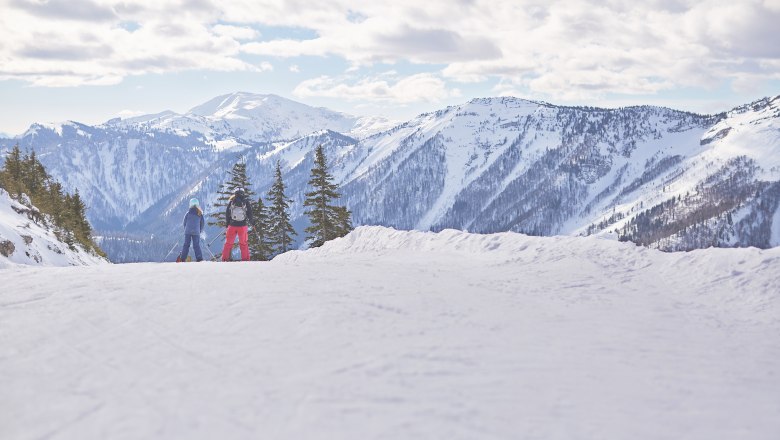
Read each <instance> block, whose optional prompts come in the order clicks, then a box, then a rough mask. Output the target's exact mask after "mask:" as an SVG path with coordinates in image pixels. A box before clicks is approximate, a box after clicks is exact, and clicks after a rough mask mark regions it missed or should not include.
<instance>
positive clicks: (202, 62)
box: [0, 0, 780, 134]
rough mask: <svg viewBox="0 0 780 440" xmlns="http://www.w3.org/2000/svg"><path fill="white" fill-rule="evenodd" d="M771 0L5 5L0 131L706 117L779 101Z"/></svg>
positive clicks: (7, 1)
mask: <svg viewBox="0 0 780 440" xmlns="http://www.w3.org/2000/svg"><path fill="white" fill-rule="evenodd" d="M777 23H780V0H727V1H723V0H692V1H687V0H681V1H672V0H644V1H641V2H636V1H634V0H593V1H591V0H560V1H555V0H486V1H483V0H441V1H440V0H425V1H420V0H394V1H391V2H388V1H376V2H373V1H368V0H365V1H346V0H317V1H304V0H176V1H173V0H153V1H148V0H121V1H117V0H0V28H1V29H3V37H2V39H0V103H1V106H0V109H1V110H0V132H5V133H9V134H19V133H21V132H23V131H24V130H26V129H27V127H29V125H30V124H32V123H33V122H59V121H65V120H75V121H78V122H82V123H87V124H98V123H102V122H104V121H106V120H108V119H111V118H113V117H117V116H122V117H129V116H137V115H140V114H148V113H157V112H161V111H163V110H173V111H176V112H180V113H183V112H186V111H187V110H189V109H190V108H192V107H194V106H196V105H198V104H201V103H203V102H205V101H207V100H209V99H211V98H213V97H215V96H218V95H221V94H226V93H232V92H236V91H245V92H253V93H273V94H276V95H280V96H283V97H286V98H289V99H293V100H296V101H300V102H303V103H305V104H309V105H314V106H323V107H328V108H331V109H333V110H338V111H343V112H347V113H351V114H355V115H382V116H387V117H390V118H393V119H398V120H404V119H410V118H412V117H414V116H415V115H417V114H419V113H422V112H426V111H432V110H437V109H440V108H444V107H446V106H448V105H455V104H459V103H462V102H466V101H468V100H470V99H472V98H477V97H487V96H506V95H511V96H517V97H520V98H526V99H532V100H542V101H547V102H551V103H553V104H563V105H591V106H602V107H617V106H625V105H642V104H649V105H662V106H667V107H672V108H676V109H681V110H688V111H695V112H699V113H715V112H720V111H725V110H728V109H730V108H732V107H734V106H737V105H740V104H744V103H748V102H751V101H754V100H756V99H759V98H761V97H764V96H775V95H778V94H780V44H778V42H779V41H780V26H778V25H777Z"/></svg>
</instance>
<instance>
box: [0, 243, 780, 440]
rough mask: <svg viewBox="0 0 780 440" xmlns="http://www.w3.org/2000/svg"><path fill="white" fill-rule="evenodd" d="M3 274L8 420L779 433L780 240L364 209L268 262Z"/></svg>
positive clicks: (200, 434)
mask: <svg viewBox="0 0 780 440" xmlns="http://www.w3.org/2000/svg"><path fill="white" fill-rule="evenodd" d="M3 281H4V288H3V289H2V291H0V378H2V379H0V381H2V390H3V391H2V396H3V398H2V399H0V436H1V437H3V438H9V439H11V438H12V439H16V440H26V439H37V438H52V439H79V440H89V439H103V438H111V439H138V438H144V439H172V438H187V439H215V438H229V439H234V440H235V439H256V438H273V439H302V438H305V439H341V440H349V439H361V440H362V439H408V438H446V439H472V438H479V439H517V438H528V439H531V438H533V439H551V440H552V439H573V438H589V439H590V438H593V439H597V438H599V439H636V440H642V439H647V440H658V439H682V438H684V439H688V440H699V439H701V440H712V439H750V440H774V439H776V438H777V433H778V432H780V401H779V400H778V399H777V396H778V395H780V375H778V374H777V373H778V371H780V319H778V317H780V297H779V296H778V292H780V249H772V250H766V251H762V250H757V249H727V250H724V249H708V250H703V251H694V252H690V253H684V254H683V253H679V254H666V253H661V252H658V251H654V250H650V249H647V248H642V247H637V246H634V245H632V244H625V243H618V242H614V241H609V240H603V239H598V238H594V237H588V238H580V237H554V238H543V237H541V238H540V237H527V236H523V235H519V234H514V233H504V234H496V235H488V236H478V235H470V234H465V233H462V232H456V231H444V232H442V233H440V234H434V233H422V232H397V231H393V230H389V229H383V228H360V229H358V230H357V231H355V232H353V233H352V234H351V235H349V236H347V237H346V238H344V239H340V240H336V241H334V242H331V243H328V244H326V245H325V246H324V247H323V248H320V249H317V250H312V251H306V252H294V253H290V254H286V255H283V256H281V257H278V258H277V259H275V260H274V261H272V262H268V263H246V264H244V263H231V264H219V263H198V264H166V265H160V264H133V265H112V266H108V267H104V268H102V267H101V268H99V269H98V268H91V267H85V268H62V269H59V268H57V269H34V270H16V269H12V270H9V271H5V272H4V273H3Z"/></svg>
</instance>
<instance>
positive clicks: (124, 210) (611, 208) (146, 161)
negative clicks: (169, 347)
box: [0, 93, 780, 261]
mask: <svg viewBox="0 0 780 440" xmlns="http://www.w3.org/2000/svg"><path fill="white" fill-rule="evenodd" d="M366 121H368V123H369V124H373V123H374V122H376V120H373V119H371V118H357V117H350V116H345V115H343V114H340V113H337V112H331V111H328V110H326V109H316V108H313V107H308V106H305V105H303V104H300V103H295V102H294V101H289V100H284V99H283V98H279V97H274V96H273V95H252V94H247V93H236V94H231V95H224V96H220V97H217V98H214V99H212V100H210V101H209V102H207V103H204V104H203V105H200V106H197V107H195V108H193V109H192V110H191V111H189V112H187V113H186V114H185V115H178V114H176V113H173V112H163V113H160V114H157V115H149V116H145V117H139V118H130V119H125V120H112V121H109V122H107V123H106V124H102V125H100V126H95V127H90V126H86V125H83V124H78V123H73V122H71V123H66V124H59V125H55V126H51V125H49V126H45V125H42V124H36V125H34V126H33V127H31V129H30V130H28V132H27V133H25V135H24V136H22V137H20V138H19V139H14V140H9V141H0V149H2V148H3V147H8V146H9V145H12V144H13V143H15V142H18V143H19V144H20V145H21V146H22V147H35V148H36V151H38V154H39V157H40V158H41V160H42V161H43V162H44V163H45V164H46V166H47V168H51V172H52V174H53V175H54V176H55V177H57V178H58V179H60V180H62V181H63V182H64V183H65V184H66V187H68V188H73V187H78V188H79V190H80V191H81V194H82V197H83V198H84V199H85V200H86V201H87V204H88V205H89V206H90V207H91V211H90V218H91V220H92V221H93V223H94V224H95V227H96V229H97V230H98V231H99V232H100V233H101V234H103V235H104V239H105V240H106V241H104V242H102V243H101V247H102V248H103V249H104V250H106V251H107V252H108V253H109V255H111V256H112V257H113V258H115V259H117V260H121V261H134V260H137V259H140V260H145V259H146V260H154V259H156V258H160V257H162V255H160V251H161V248H165V247H170V244H167V243H166V244H162V243H161V241H163V240H160V239H159V238H154V239H151V238H150V237H151V235H152V234H155V237H159V236H160V235H161V234H162V235H165V236H171V234H172V236H173V237H176V236H177V235H176V234H177V233H178V229H177V227H178V226H177V225H178V217H179V216H180V214H181V213H182V212H183V210H184V208H185V207H186V206H185V205H186V201H187V200H188V199H189V198H190V197H192V196H197V197H199V198H200V199H201V201H202V202H203V204H204V206H205V207H206V210H207V211H208V210H209V207H210V206H211V205H212V203H213V202H214V200H215V197H216V190H217V188H218V187H219V185H220V184H221V183H222V182H223V181H224V179H225V176H226V173H227V171H228V170H229V169H230V167H231V166H232V164H233V163H235V161H237V160H244V161H246V163H247V170H248V172H249V174H250V178H251V180H252V182H253V185H254V189H255V190H256V191H257V192H259V193H264V192H265V191H266V190H267V188H268V186H269V185H270V182H271V176H272V170H273V167H274V166H275V164H276V162H277V161H280V163H281V164H282V168H283V171H284V176H285V181H286V183H287V184H288V188H289V195H290V196H291V198H292V199H293V204H292V208H291V209H292V214H293V218H294V223H295V224H296V225H297V226H298V227H299V229H302V227H303V226H305V219H304V217H303V216H302V211H303V209H302V200H303V193H304V192H305V191H306V182H307V180H308V173H309V170H310V169H311V165H312V160H313V156H312V155H313V153H312V151H313V149H314V147H316V145H318V144H322V145H323V146H324V147H325V151H326V154H327V156H328V158H329V160H330V161H331V167H332V170H333V173H334V176H335V177H336V180H337V181H338V182H339V183H340V184H341V185H342V192H343V201H344V202H345V203H346V204H347V206H348V207H349V208H350V209H351V210H352V211H353V215H354V221H355V223H356V224H378V225H384V226H393V227H396V228H400V229H421V230H428V229H433V230H440V229H444V228H456V229H464V230H469V231H472V232H498V231H507V230H511V231H516V232H523V233H528V234H533V235H554V234H579V235H588V234H599V235H604V236H610V237H613V238H617V239H621V240H631V241H635V242H637V243H642V244H645V245H649V246H653V247H658V248H661V249H665V250H682V249H692V248H698V247H708V246H758V247H772V246H777V245H779V244H780V211H779V210H778V205H779V204H780V183H778V182H780V97H774V98H766V99H762V100H759V101H756V102H754V103H750V104H746V105H743V106H740V107H737V108H735V109H733V110H731V111H729V112H724V113H721V114H717V115H698V114H693V113H689V112H681V111H676V110H672V109H668V108H662V107H653V106H637V107H626V108H619V109H599V108H592V107H563V106H556V105H553V104H549V103H544V102H535V101H528V100H523V99H518V98H510V97H504V98H480V99H474V100H471V101H469V102H467V103H464V104H461V105H457V106H451V107H448V108H446V109H442V110H439V111H436V112H431V113H426V114H422V115H419V116H417V117H416V118H414V119H412V120H410V121H407V122H404V123H400V124H395V125H393V126H392V128H389V129H383V130H378V131H374V130H363V129H362V128H365V126H366V125H365V124H366V123H367V122H366ZM382 124H388V122H387V121H382V120H380V121H379V126H381V125H382ZM374 126H375V127H376V125H374ZM361 127H362V128H361ZM167 240H173V238H168V239H167ZM131 243H132V244H131ZM162 254H164V252H162Z"/></svg>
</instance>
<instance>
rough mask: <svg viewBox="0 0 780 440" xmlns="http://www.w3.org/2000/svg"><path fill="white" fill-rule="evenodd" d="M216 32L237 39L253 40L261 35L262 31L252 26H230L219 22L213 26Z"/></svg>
mask: <svg viewBox="0 0 780 440" xmlns="http://www.w3.org/2000/svg"><path fill="white" fill-rule="evenodd" d="M211 29H212V30H213V31H214V33H215V34H217V35H220V36H223V37H230V38H233V39H235V40H252V39H255V38H257V37H259V36H260V33H259V32H257V31H256V30H254V29H252V28H250V27H239V26H228V25H224V24H218V25H216V26H214V27H213V28H211Z"/></svg>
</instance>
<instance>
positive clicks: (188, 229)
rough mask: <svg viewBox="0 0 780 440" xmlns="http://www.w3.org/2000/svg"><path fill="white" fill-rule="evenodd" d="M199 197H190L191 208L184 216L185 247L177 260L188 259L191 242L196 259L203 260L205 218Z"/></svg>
mask: <svg viewBox="0 0 780 440" xmlns="http://www.w3.org/2000/svg"><path fill="white" fill-rule="evenodd" d="M198 205H199V203H198V199H190V210H189V211H187V214H186V215H185V216H184V247H183V248H182V250H181V255H179V259H178V260H177V261H187V254H189V252H190V242H191V243H192V248H193V249H194V250H195V260H196V261H203V254H202V253H201V251H200V234H201V232H203V227H204V225H205V220H204V219H203V211H201V210H200V206H198Z"/></svg>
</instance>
